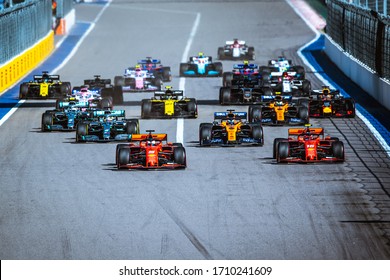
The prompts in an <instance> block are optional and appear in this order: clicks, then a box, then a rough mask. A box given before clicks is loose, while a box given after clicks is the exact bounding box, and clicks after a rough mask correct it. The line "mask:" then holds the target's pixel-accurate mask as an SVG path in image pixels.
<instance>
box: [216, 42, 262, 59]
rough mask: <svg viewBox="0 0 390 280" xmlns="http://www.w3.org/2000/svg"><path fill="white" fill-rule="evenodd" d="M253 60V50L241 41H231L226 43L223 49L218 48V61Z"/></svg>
mask: <svg viewBox="0 0 390 280" xmlns="http://www.w3.org/2000/svg"><path fill="white" fill-rule="evenodd" d="M255 58H256V55H255V48H254V47H248V46H247V45H246V43H245V41H243V40H238V39H234V40H233V41H226V44H225V46H224V47H219V48H218V59H219V60H223V59H231V60H238V59H240V60H255Z"/></svg>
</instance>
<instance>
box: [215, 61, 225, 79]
mask: <svg viewBox="0 0 390 280" xmlns="http://www.w3.org/2000/svg"><path fill="white" fill-rule="evenodd" d="M214 67H215V71H217V72H218V77H222V73H223V66H222V63H221V62H215V63H214Z"/></svg>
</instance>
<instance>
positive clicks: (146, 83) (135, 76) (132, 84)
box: [114, 64, 162, 92]
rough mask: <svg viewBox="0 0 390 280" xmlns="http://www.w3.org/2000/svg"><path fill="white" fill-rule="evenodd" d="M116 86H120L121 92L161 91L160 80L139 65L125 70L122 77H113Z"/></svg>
mask: <svg viewBox="0 0 390 280" xmlns="http://www.w3.org/2000/svg"><path fill="white" fill-rule="evenodd" d="M114 82H115V85H116V86H120V87H121V88H122V90H123V91H127V92H143V91H158V90H161V85H162V79H161V78H160V77H159V76H154V74H153V73H151V72H149V70H144V69H142V67H141V65H139V64H137V65H136V66H135V67H129V68H127V69H125V73H124V75H123V76H115V78H114Z"/></svg>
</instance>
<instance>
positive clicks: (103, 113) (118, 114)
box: [93, 110, 125, 118]
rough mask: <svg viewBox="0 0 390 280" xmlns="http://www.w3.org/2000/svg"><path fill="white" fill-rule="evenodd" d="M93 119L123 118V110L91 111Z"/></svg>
mask: <svg viewBox="0 0 390 280" xmlns="http://www.w3.org/2000/svg"><path fill="white" fill-rule="evenodd" d="M93 117H96V118H99V117H125V110H99V111H93Z"/></svg>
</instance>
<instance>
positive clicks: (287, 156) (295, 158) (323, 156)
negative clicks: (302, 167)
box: [273, 126, 345, 163]
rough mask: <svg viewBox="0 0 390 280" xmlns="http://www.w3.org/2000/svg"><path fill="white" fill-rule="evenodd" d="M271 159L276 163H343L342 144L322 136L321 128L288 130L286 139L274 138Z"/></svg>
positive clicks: (336, 139) (334, 139)
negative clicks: (274, 159)
mask: <svg viewBox="0 0 390 280" xmlns="http://www.w3.org/2000/svg"><path fill="white" fill-rule="evenodd" d="M273 158H276V161H277V162H278V163H289V162H292V163H310V162H311V163H313V162H332V163H334V162H344V160H345V155H344V144H343V142H342V141H340V140H339V139H338V138H332V137H329V136H326V137H325V136H324V129H323V128H311V127H310V126H306V127H305V128H290V129H289V130H288V138H275V139H274V144H273Z"/></svg>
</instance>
